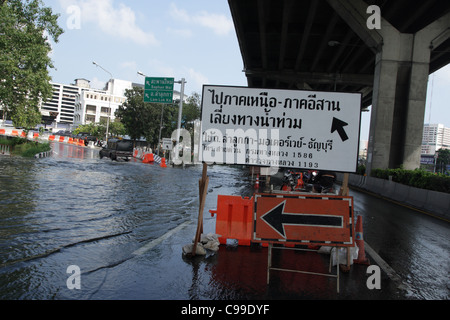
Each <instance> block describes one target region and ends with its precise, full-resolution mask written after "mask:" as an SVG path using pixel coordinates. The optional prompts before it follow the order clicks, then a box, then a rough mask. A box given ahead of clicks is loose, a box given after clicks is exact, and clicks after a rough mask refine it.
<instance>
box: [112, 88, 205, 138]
mask: <svg viewBox="0 0 450 320" xmlns="http://www.w3.org/2000/svg"><path fill="white" fill-rule="evenodd" d="M125 97H126V98H127V100H126V102H125V103H123V104H122V105H121V106H119V108H118V109H117V111H116V114H115V115H116V117H117V118H119V119H120V121H121V122H122V123H123V126H124V127H125V130H126V131H127V133H128V135H130V137H131V138H132V139H134V140H137V139H140V138H141V137H145V139H146V140H147V142H148V143H150V144H151V145H152V146H155V145H157V144H158V139H159V132H160V129H161V138H164V137H171V135H172V132H173V131H174V130H176V128H177V125H178V108H179V106H178V104H160V103H146V102H144V89H143V88H139V87H134V88H133V89H128V90H125ZM199 99H200V96H199V95H198V94H193V96H192V97H189V98H188V99H187V103H185V104H183V113H182V118H181V119H182V120H181V127H184V128H186V129H188V130H190V129H192V130H193V121H194V120H196V119H198V118H199V117H200V109H199V101H200V100H199ZM161 112H162V121H161ZM161 122H162V128H161Z"/></svg>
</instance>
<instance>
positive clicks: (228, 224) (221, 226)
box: [209, 195, 254, 246]
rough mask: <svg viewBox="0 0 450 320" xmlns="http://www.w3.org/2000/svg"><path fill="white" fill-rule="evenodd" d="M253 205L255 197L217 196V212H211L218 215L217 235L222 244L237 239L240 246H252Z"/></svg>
mask: <svg viewBox="0 0 450 320" xmlns="http://www.w3.org/2000/svg"><path fill="white" fill-rule="evenodd" d="M253 204H254V200H253V197H252V198H247V197H245V198H242V197H240V196H224V195H218V196H217V210H209V212H210V213H211V215H214V214H217V219H216V234H218V235H220V237H219V242H220V243H221V244H226V241H227V239H237V240H238V244H239V245H243V246H249V245H250V240H251V238H252V234H251V233H252V224H253Z"/></svg>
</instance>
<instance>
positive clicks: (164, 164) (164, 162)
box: [160, 158, 167, 168]
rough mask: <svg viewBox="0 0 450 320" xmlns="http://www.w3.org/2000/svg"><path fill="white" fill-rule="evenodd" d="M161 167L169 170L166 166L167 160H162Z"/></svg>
mask: <svg viewBox="0 0 450 320" xmlns="http://www.w3.org/2000/svg"><path fill="white" fill-rule="evenodd" d="M160 166H161V167H163V168H167V165H166V158H161V164H160Z"/></svg>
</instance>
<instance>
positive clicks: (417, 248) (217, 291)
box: [0, 143, 450, 312]
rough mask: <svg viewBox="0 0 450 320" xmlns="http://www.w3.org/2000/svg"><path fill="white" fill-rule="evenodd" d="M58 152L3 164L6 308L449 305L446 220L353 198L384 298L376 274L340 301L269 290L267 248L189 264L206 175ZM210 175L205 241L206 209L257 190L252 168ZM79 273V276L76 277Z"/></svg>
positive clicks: (296, 282) (299, 261) (314, 282)
mask: <svg viewBox="0 0 450 320" xmlns="http://www.w3.org/2000/svg"><path fill="white" fill-rule="evenodd" d="M53 150H54V154H53V156H52V157H49V158H44V159H33V160H29V159H22V158H12V157H0V206H1V218H2V219H1V223H0V299H2V300H5V299H13V300H15V299H17V300H24V299H25V300H26V299H37V300H52V299H55V300H113V299H114V300H117V299H120V300H142V299H144V300H200V301H204V300H215V301H216V300H218V301H236V300H264V301H268V302H269V303H270V301H274V300H280V299H282V300H294V299H295V300H297V299H307V300H318V299H319V300H324V299H325V300H355V299H357V300H423V299H431V300H447V299H448V298H449V292H450V281H449V274H450V273H449V271H450V270H449V265H450V264H449V262H450V259H449V252H450V250H449V241H448V240H449V235H450V233H449V230H450V229H449V223H448V222H446V221H442V220H439V219H436V218H433V217H430V216H427V215H424V214H421V213H418V212H416V211H414V210H411V209H409V208H406V207H402V206H399V205H397V204H393V203H390V202H386V201H385V200H383V199H379V198H376V197H373V196H371V195H368V194H365V193H361V192H358V191H355V190H351V194H350V195H352V196H353V197H354V201H355V211H356V212H355V214H359V215H361V216H362V217H363V225H364V238H365V241H366V243H367V246H368V248H370V249H371V250H372V251H371V252H373V253H374V257H372V256H370V255H369V254H368V253H367V252H366V254H367V256H368V257H369V258H370V260H371V262H372V264H375V265H379V266H380V269H381V274H380V287H381V288H380V289H370V288H369V287H368V284H367V283H368V280H369V278H370V276H371V273H368V272H367V271H368V269H367V268H368V267H367V266H366V265H353V266H352V267H351V269H350V271H349V272H348V273H342V272H341V273H340V281H339V289H340V290H339V291H340V292H339V293H337V290H336V284H337V283H336V279H335V278H329V277H323V276H315V275H308V274H298V273H291V272H281V271H271V274H270V283H269V284H268V285H267V281H266V280H267V250H268V249H267V248H266V247H261V246H251V247H246V246H238V247H231V246H228V247H227V246H225V245H222V246H220V249H219V251H218V252H217V253H215V254H212V253H208V254H207V255H206V256H199V257H195V258H187V257H184V256H183V255H182V247H183V246H184V245H185V244H188V243H190V242H191V241H192V239H193V237H194V235H195V231H196V228H197V215H198V179H199V178H200V177H201V166H191V167H186V168H184V169H183V168H171V167H168V168H161V167H159V166H157V165H150V164H143V163H140V162H139V161H137V162H134V161H130V162H113V161H111V160H109V159H99V158H98V150H95V149H89V148H83V147H75V146H68V145H65V144H60V143H54V145H53ZM208 176H209V178H210V182H209V186H208V194H207V197H206V204H205V212H204V233H209V232H211V233H214V232H215V218H214V217H211V215H210V214H209V213H208V210H209V209H215V208H216V205H217V195H219V194H223V195H241V196H251V194H252V193H253V185H252V183H251V179H250V177H249V176H248V173H247V170H245V169H244V168H242V167H235V166H218V165H214V166H209V167H208ZM380 259H381V260H380ZM328 261H329V255H326V254H319V253H315V252H304V251H293V250H274V255H273V264H274V265H276V266H279V267H281V268H289V269H296V270H307V271H312V272H324V273H327V272H328ZM379 261H381V262H383V263H385V264H386V265H387V266H388V267H390V268H391V269H392V270H393V271H394V275H393V274H392V273H391V272H390V271H392V270H391V269H389V268H388V269H386V268H385V265H384V264H380V263H379ZM69 266H77V267H78V268H79V271H80V274H79V276H78V277H76V279H75V278H74V277H72V276H73V275H75V273H68V272H67V269H68V267H69ZM332 272H333V273H335V272H336V267H334V268H333V269H332ZM77 281H78V282H77ZM75 284H79V289H78V288H76V287H75V288H74V285H75ZM70 287H72V288H70ZM185 306H187V304H186V303H185V302H183V303H182V304H181V305H180V304H178V308H182V307H185ZM294 306H295V305H294ZM176 312H180V311H179V309H177V310H176Z"/></svg>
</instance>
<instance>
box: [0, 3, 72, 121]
mask: <svg viewBox="0 0 450 320" xmlns="http://www.w3.org/2000/svg"><path fill="white" fill-rule="evenodd" d="M57 19H58V15H55V14H53V13H52V11H51V9H50V8H48V7H44V6H43V3H42V1H41V0H22V1H21V0H8V1H1V2H0V21H1V23H0V35H1V36H0V65H1V67H0V104H2V105H3V106H4V107H5V108H6V111H7V112H8V113H9V114H10V116H11V119H12V120H13V122H14V124H15V126H17V127H25V128H31V127H34V126H36V124H38V123H40V122H41V115H40V112H39V109H38V105H39V102H40V100H41V99H44V100H45V99H47V98H49V97H51V94H52V87H51V85H50V83H49V81H50V80H51V78H50V76H49V74H48V68H53V64H52V61H51V59H50V57H49V56H48V54H49V52H50V51H51V47H50V44H49V42H48V37H47V35H50V36H51V37H52V39H53V40H54V41H55V42H58V38H59V36H60V35H61V34H62V33H63V30H62V29H61V28H60V27H59V26H58V23H57Z"/></svg>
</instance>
